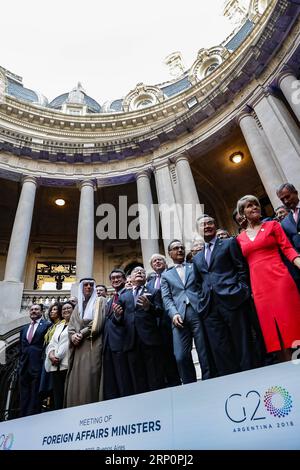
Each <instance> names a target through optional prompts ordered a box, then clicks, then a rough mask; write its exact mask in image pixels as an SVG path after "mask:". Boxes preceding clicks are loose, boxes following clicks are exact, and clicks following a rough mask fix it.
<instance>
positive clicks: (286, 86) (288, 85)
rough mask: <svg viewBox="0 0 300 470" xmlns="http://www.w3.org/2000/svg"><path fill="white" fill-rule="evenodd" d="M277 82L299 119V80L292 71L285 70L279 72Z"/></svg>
mask: <svg viewBox="0 0 300 470" xmlns="http://www.w3.org/2000/svg"><path fill="white" fill-rule="evenodd" d="M277 83H278V86H279V87H280V89H281V91H282V93H283V94H284V96H285V97H286V99H287V102H288V103H289V105H290V107H291V108H292V110H293V111H294V113H295V115H296V116H297V118H298V121H300V80H297V78H296V77H295V75H294V73H293V72H292V71H290V70H287V71H284V72H281V73H280V74H279V77H278V78H277Z"/></svg>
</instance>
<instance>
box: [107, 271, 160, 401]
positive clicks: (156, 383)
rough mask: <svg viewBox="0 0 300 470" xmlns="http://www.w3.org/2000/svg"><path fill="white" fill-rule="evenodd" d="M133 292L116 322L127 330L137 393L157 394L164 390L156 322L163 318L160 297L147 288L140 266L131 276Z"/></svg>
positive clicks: (126, 349) (127, 350) (118, 309)
mask: <svg viewBox="0 0 300 470" xmlns="http://www.w3.org/2000/svg"><path fill="white" fill-rule="evenodd" d="M131 282H132V286H133V287H132V289H130V290H128V289H127V290H126V291H125V292H124V293H123V294H122V295H121V296H120V299H119V301H118V304H119V305H118V307H116V308H115V310H114V314H115V321H116V322H117V324H118V325H119V328H124V329H125V338H124V349H123V351H124V352H125V353H127V357H128V363H129V368H130V375H131V379H132V384H133V391H134V393H143V392H149V391H151V390H158V389H160V388H163V387H164V386H165V382H164V372H163V362H162V352H161V343H162V338H161V335H160V331H159V328H158V324H157V318H159V317H160V316H161V315H162V304H161V300H160V293H159V291H158V290H157V289H153V288H151V287H146V286H145V282H146V271H145V269H144V268H142V267H141V266H137V267H136V268H134V269H133V270H132V272H131Z"/></svg>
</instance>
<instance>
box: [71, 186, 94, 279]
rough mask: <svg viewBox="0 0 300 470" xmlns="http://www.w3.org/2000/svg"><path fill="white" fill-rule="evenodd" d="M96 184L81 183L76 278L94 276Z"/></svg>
mask: <svg viewBox="0 0 300 470" xmlns="http://www.w3.org/2000/svg"><path fill="white" fill-rule="evenodd" d="M94 217H95V214H94V183H93V182H92V181H91V180H86V181H82V182H81V183H80V206H79V216H78V228H77V248H76V277H77V281H79V280H80V279H81V278H83V277H92V276H93V262H94Z"/></svg>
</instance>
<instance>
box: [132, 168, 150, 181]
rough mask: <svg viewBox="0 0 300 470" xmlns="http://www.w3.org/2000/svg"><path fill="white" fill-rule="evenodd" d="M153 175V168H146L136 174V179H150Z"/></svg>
mask: <svg viewBox="0 0 300 470" xmlns="http://www.w3.org/2000/svg"><path fill="white" fill-rule="evenodd" d="M151 174H152V170H151V168H145V169H144V170H140V171H138V172H137V173H136V174H135V179H136V180H138V179H139V178H147V179H150V177H151Z"/></svg>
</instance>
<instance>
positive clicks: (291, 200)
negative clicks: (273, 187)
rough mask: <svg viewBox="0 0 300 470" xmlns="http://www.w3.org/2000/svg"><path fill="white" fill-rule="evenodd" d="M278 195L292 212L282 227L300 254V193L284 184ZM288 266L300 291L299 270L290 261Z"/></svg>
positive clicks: (293, 187) (282, 222)
mask: <svg viewBox="0 0 300 470" xmlns="http://www.w3.org/2000/svg"><path fill="white" fill-rule="evenodd" d="M276 193H277V196H278V197H279V199H280V200H281V202H282V203H283V204H284V206H285V207H286V208H287V209H289V210H290V213H289V215H288V216H287V217H285V218H284V219H283V220H282V221H281V226H282V228H283V230H284V231H285V233H286V236H287V237H288V238H289V240H290V242H291V244H292V245H293V247H294V248H295V250H296V251H298V253H300V201H299V197H298V191H297V189H296V188H295V186H294V185H293V184H291V183H284V184H282V185H281V186H280V187H279V188H278V189H277V191H276ZM286 264H287V266H288V269H289V272H290V273H291V275H292V277H293V279H294V281H295V282H296V284H297V287H298V289H299V291H300V271H299V269H297V268H296V267H295V266H294V265H293V264H292V263H290V262H288V261H286Z"/></svg>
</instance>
